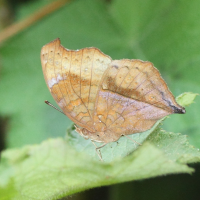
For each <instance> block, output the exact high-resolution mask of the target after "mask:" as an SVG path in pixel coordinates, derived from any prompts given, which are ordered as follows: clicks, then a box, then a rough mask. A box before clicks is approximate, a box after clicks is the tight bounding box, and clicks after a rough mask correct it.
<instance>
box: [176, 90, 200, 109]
mask: <svg viewBox="0 0 200 200" xmlns="http://www.w3.org/2000/svg"><path fill="white" fill-rule="evenodd" d="M198 95H199V94H197V93H196V94H195V93H192V92H185V93H183V94H181V95H180V96H178V97H177V98H176V100H177V102H178V103H179V104H180V105H182V106H189V105H190V104H192V103H194V99H195V98H196V96H198Z"/></svg>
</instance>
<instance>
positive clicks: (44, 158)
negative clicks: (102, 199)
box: [0, 138, 200, 200]
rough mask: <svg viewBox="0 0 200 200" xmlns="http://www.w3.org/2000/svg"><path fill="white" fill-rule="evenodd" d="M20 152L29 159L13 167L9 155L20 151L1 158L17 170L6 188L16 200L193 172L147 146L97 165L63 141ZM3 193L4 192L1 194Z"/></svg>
mask: <svg viewBox="0 0 200 200" xmlns="http://www.w3.org/2000/svg"><path fill="white" fill-rule="evenodd" d="M21 151H22V152H21V154H24V152H26V155H27V156H26V157H24V159H23V160H21V159H20V161H19V160H16V161H15V162H14V163H13V159H12V158H11V157H10V155H11V154H13V155H17V154H18V153H20V149H13V150H7V151H5V152H4V153H3V154H2V157H3V159H8V161H10V160H9V159H11V160H12V161H11V163H12V167H13V168H14V169H15V175H14V176H13V178H14V183H15V184H14V183H13V184H12V187H11V186H10V185H8V186H7V187H9V188H10V187H11V188H12V189H10V190H9V193H10V194H12V193H15V192H16V190H17V191H18V195H17V196H15V199H24V200H25V199H58V198H59V197H63V196H67V195H70V194H73V193H77V192H80V191H83V190H86V189H89V188H93V187H98V186H102V185H110V184H114V183H119V182H124V181H130V180H139V179H144V178H150V177H154V176H160V175H166V174H169V173H178V172H179V173H180V172H181V173H183V172H184V173H191V172H193V169H192V168H190V167H188V166H187V165H184V164H182V163H179V162H174V161H172V160H169V159H168V158H167V156H166V155H165V154H164V153H163V152H162V151H160V150H159V149H158V148H156V147H154V146H153V145H151V144H150V143H148V142H146V143H145V144H143V145H142V146H141V147H140V148H139V149H138V150H137V151H135V152H134V153H132V154H130V155H129V156H127V157H125V158H124V159H123V160H121V159H117V160H115V161H113V162H110V163H106V162H100V161H95V160H93V159H92V158H91V157H90V156H89V155H86V154H85V153H81V152H77V151H75V150H74V149H73V148H72V147H71V146H70V145H68V143H67V142H65V141H64V140H63V139H61V138H58V139H50V140H48V141H45V142H43V143H42V144H41V145H34V146H28V147H24V148H22V149H21ZM198 158H199V159H200V154H199V155H198ZM3 190H5V189H4V188H1V189H0V193H1V191H3ZM7 190H8V189H7Z"/></svg>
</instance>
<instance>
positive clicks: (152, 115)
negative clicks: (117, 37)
mask: <svg viewBox="0 0 200 200" xmlns="http://www.w3.org/2000/svg"><path fill="white" fill-rule="evenodd" d="M41 63H42V69H43V73H44V78H45V81H46V84H47V87H48V88H49V90H50V92H51V94H52V96H53V98H54V99H55V101H56V103H57V104H58V105H59V107H60V108H61V109H62V111H63V113H64V114H65V115H67V116H68V117H69V118H70V119H71V120H72V121H73V122H74V123H75V124H77V125H78V126H79V127H76V131H77V132H78V133H79V134H81V135H82V136H83V137H84V138H86V139H88V138H89V139H91V141H95V142H101V143H103V145H102V146H104V145H105V144H107V143H109V142H114V141H117V140H118V139H119V138H120V137H121V136H126V135H129V134H133V133H140V132H144V131H146V130H148V129H150V128H151V127H152V126H153V125H154V124H155V123H156V121H158V120H159V119H161V118H163V117H165V116H167V115H170V114H173V113H185V109H184V108H183V107H182V106H180V105H178V104H177V102H176V101H175V98H174V96H173V95H172V93H171V92H170V91H169V89H168V87H167V84H166V83H165V81H164V80H163V79H162V77H161V75H160V73H159V71H158V70H157V69H156V68H155V67H154V66H153V64H152V63H150V62H146V61H145V62H144V61H141V60H137V59H132V60H129V59H122V60H112V59H111V58H110V57H109V56H107V55H105V54H104V53H102V52H101V51H100V50H99V49H97V48H93V47H91V48H84V49H80V50H76V51H74V50H69V49H66V48H64V47H63V46H61V45H60V39H56V40H54V41H52V42H50V43H48V44H46V45H45V46H43V48H42V50H41ZM102 146H101V147H102ZM98 148H99V147H98ZM96 149H97V148H96ZM100 158H101V156H100Z"/></svg>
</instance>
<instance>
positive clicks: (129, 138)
mask: <svg viewBox="0 0 200 200" xmlns="http://www.w3.org/2000/svg"><path fill="white" fill-rule="evenodd" d="M123 136H125V137H127V138H128V139H129V140H131V141H133V142H134V143H136V144H139V145H142V144H140V143H139V142H136V141H135V140H133V139H132V138H130V137H129V136H127V135H123Z"/></svg>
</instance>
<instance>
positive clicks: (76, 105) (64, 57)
mask: <svg viewBox="0 0 200 200" xmlns="http://www.w3.org/2000/svg"><path fill="white" fill-rule="evenodd" d="M41 63H42V70H43V74H44V77H45V81H46V84H47V87H48V88H49V90H50V92H51V94H52V96H53V98H54V99H55V101H56V103H57V104H58V105H59V107H60V108H61V109H62V111H63V112H64V113H65V114H66V115H67V116H68V117H69V118H70V119H71V120H72V121H74V122H75V123H76V124H78V125H79V126H81V127H84V128H87V130H89V131H91V132H93V131H94V129H93V113H94V109H95V107H94V105H95V99H96V96H97V92H98V87H99V84H100V81H101V78H102V76H103V73H104V72H105V70H106V69H107V67H108V65H109V64H110V63H111V58H110V57H109V56H106V55H105V54H103V53H102V52H101V51H100V50H99V49H97V48H84V49H81V50H77V51H71V50H68V49H65V48H64V47H63V46H61V45H60V40H59V39H56V40H54V41H52V42H50V43H49V44H47V45H45V46H44V47H43V48H42V50H41Z"/></svg>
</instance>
